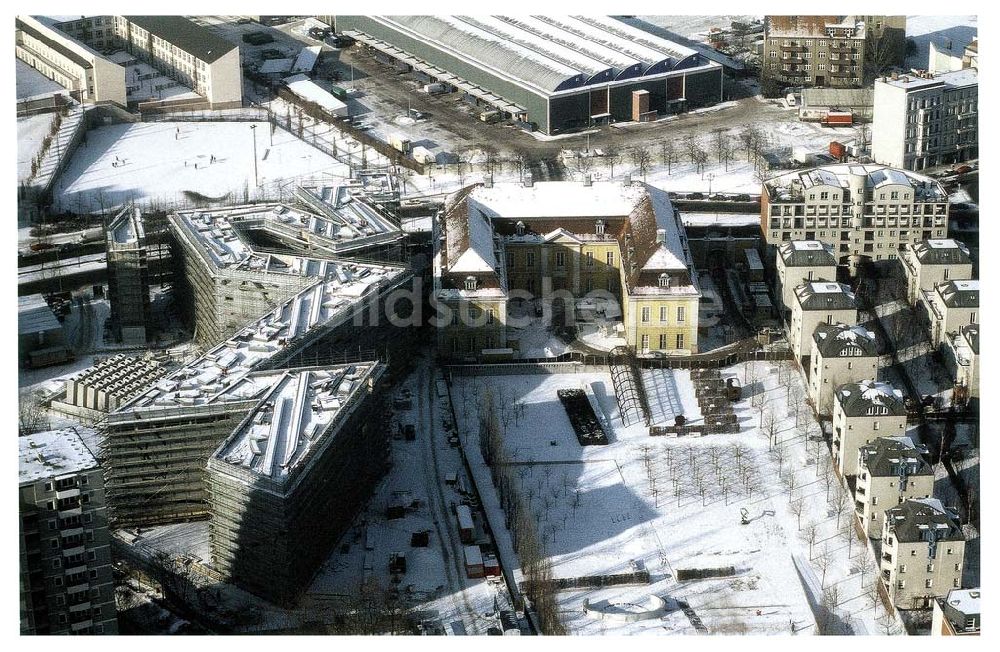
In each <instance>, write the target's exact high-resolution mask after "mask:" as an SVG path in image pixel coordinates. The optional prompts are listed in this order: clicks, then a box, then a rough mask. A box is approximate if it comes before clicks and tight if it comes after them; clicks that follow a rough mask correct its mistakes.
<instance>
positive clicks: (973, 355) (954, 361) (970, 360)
mask: <svg viewBox="0 0 1000 652" xmlns="http://www.w3.org/2000/svg"><path fill="white" fill-rule="evenodd" d="M941 352H942V354H943V356H944V362H945V365H946V366H947V367H948V370H949V371H950V372H951V377H952V378H953V379H954V380H955V394H953V396H952V399H953V400H954V401H960V399H961V398H964V399H965V400H966V401H968V400H971V399H976V400H978V399H979V324H966V325H965V326H962V327H961V328H960V329H958V332H957V333H948V334H947V336H946V337H945V339H944V342H943V345H942V347H941Z"/></svg>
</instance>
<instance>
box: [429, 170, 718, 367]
mask: <svg viewBox="0 0 1000 652" xmlns="http://www.w3.org/2000/svg"><path fill="white" fill-rule="evenodd" d="M434 242H435V252H434V292H433V295H432V303H433V304H434V306H435V308H436V309H437V319H438V326H439V328H438V331H437V333H438V335H437V337H438V351H439V354H440V355H442V356H443V357H452V358H476V359H481V358H484V357H485V358H488V357H489V356H490V355H491V354H500V355H503V354H505V353H508V354H509V353H511V351H510V350H509V348H508V335H509V331H510V330H511V329H512V328H513V325H512V323H513V322H514V319H509V318H508V308H509V306H510V303H511V301H520V300H521V299H541V300H542V302H546V301H547V302H549V303H550V305H551V306H554V307H553V308H552V310H553V314H554V315H555V319H556V320H560V319H565V320H568V321H571V320H572V314H573V313H572V305H573V302H574V301H575V300H577V299H582V298H585V297H588V296H589V297H594V296H601V297H606V298H614V299H615V300H616V301H617V302H618V304H619V306H620V309H621V314H622V323H623V327H624V337H625V341H626V343H627V344H628V346H630V347H631V348H632V349H633V350H635V351H636V352H638V353H651V352H654V351H663V352H696V351H697V350H698V301H699V299H700V297H701V292H700V291H699V289H698V287H697V280H696V279H697V275H696V274H695V273H694V268H693V263H692V260H691V255H690V251H689V248H688V243H687V236H686V235H685V232H684V227H683V225H682V224H681V221H680V216H679V215H678V213H677V211H676V210H675V209H674V207H673V205H672V204H671V203H670V199H669V197H668V196H667V193H666V192H664V191H662V190H659V189H657V188H653V187H652V186H649V185H647V184H644V183H632V182H631V181H630V180H625V181H624V182H617V181H605V182H591V181H589V180H588V181H583V182H573V181H552V182H538V183H532V182H530V181H526V182H524V183H523V184H522V183H496V184H494V183H491V182H489V181H487V182H486V183H484V184H476V185H472V186H468V187H466V188H463V189H461V190H459V191H458V192H456V193H454V194H452V195H451V196H450V197H449V198H448V199H447V201H446V202H445V206H444V208H443V210H442V211H441V213H440V214H439V216H438V219H437V220H435V227H434ZM560 306H561V307H562V308H561V309H560ZM567 315H568V316H567Z"/></svg>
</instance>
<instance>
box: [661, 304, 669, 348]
mask: <svg viewBox="0 0 1000 652" xmlns="http://www.w3.org/2000/svg"><path fill="white" fill-rule="evenodd" d="M660 321H661V322H663V323H667V307H666V306H660ZM660 348H661V349H662V348H663V347H662V346H661V347H660Z"/></svg>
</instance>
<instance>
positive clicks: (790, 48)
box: [780, 45, 809, 52]
mask: <svg viewBox="0 0 1000 652" xmlns="http://www.w3.org/2000/svg"><path fill="white" fill-rule="evenodd" d="M780 47H781V51H782V52H805V51H806V50H808V49H809V48H807V47H806V46H804V45H782V46H780Z"/></svg>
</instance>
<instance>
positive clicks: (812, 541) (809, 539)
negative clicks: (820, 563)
mask: <svg viewBox="0 0 1000 652" xmlns="http://www.w3.org/2000/svg"><path fill="white" fill-rule="evenodd" d="M802 538H803V539H804V540H805V541H806V543H808V544H809V559H810V561H811V560H812V558H813V546H815V545H816V540H817V539H818V538H819V528H817V527H816V524H815V523H813V524H812V525H810V526H809V527H808V528H806V531H805V533H804V534H803V536H802Z"/></svg>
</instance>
